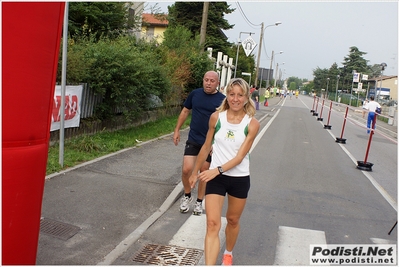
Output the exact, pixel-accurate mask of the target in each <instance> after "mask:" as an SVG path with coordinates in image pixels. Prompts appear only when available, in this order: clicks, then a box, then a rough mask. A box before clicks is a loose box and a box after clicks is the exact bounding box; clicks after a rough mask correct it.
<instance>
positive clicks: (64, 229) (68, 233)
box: [40, 218, 80, 240]
mask: <svg viewBox="0 0 399 267" xmlns="http://www.w3.org/2000/svg"><path fill="white" fill-rule="evenodd" d="M79 230H80V228H79V227H77V226H75V225H71V224H67V223H63V222H58V221H54V220H51V219H46V218H42V219H41V220H40V232H41V233H43V234H47V235H51V236H53V237H56V238H60V239H62V240H68V239H69V238H71V237H72V236H74V235H75V234H76V233H77V232H79Z"/></svg>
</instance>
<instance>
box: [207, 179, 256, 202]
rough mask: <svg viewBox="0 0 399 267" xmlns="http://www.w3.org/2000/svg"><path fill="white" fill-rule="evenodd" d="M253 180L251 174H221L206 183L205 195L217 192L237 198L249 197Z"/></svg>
mask: <svg viewBox="0 0 399 267" xmlns="http://www.w3.org/2000/svg"><path fill="white" fill-rule="evenodd" d="M250 187H251V182H250V178H249V175H248V176H242V177H231V176H226V175H223V174H220V175H218V176H216V177H215V178H213V179H212V180H210V181H208V182H207V183H206V191H205V195H209V194H217V195H221V196H226V193H227V194H229V195H230V196H233V197H236V198H247V197H248V192H249V188H250Z"/></svg>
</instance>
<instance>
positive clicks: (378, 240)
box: [370, 238, 396, 244]
mask: <svg viewBox="0 0 399 267" xmlns="http://www.w3.org/2000/svg"><path fill="white" fill-rule="evenodd" d="M370 240H371V241H373V243H374V244H396V242H395V241H393V240H388V239H382V238H370Z"/></svg>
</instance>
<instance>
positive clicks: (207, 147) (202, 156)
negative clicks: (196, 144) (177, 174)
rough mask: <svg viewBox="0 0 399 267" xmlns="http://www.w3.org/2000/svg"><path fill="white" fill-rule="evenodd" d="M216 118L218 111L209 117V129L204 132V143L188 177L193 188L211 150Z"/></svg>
mask: <svg viewBox="0 0 399 267" xmlns="http://www.w3.org/2000/svg"><path fill="white" fill-rule="evenodd" d="M218 118H219V112H218V111H216V112H214V113H212V115H211V117H210V118H209V129H208V132H207V134H206V139H205V143H204V144H203V145H202V147H201V150H200V152H199V154H198V156H197V160H196V161H195V166H194V169H193V172H192V173H191V176H190V178H189V182H190V185H191V188H194V186H195V183H196V182H197V179H198V172H199V171H200V169H201V166H202V165H203V164H204V162H205V160H206V158H207V157H208V155H209V153H210V152H211V150H212V141H213V135H214V134H215V127H216V123H217V120H218Z"/></svg>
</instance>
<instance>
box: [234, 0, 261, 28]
mask: <svg viewBox="0 0 399 267" xmlns="http://www.w3.org/2000/svg"><path fill="white" fill-rule="evenodd" d="M236 4H237V7H238V10H239V11H240V13H241V15H242V16H243V18H244V19H245V20H246V22H247V23H248V24H250V25H249V26H251V25H252V26H255V27H256V26H261V25H262V24H254V23H252V22H251V21H250V20H249V19H248V17H247V16H246V15H245V13H244V10H242V8H241V5H240V3H239V2H236ZM252 26H251V27H252ZM252 28H253V27H252ZM253 29H255V28H253Z"/></svg>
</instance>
